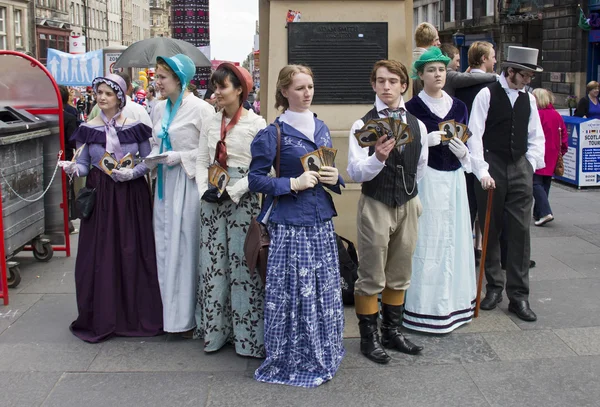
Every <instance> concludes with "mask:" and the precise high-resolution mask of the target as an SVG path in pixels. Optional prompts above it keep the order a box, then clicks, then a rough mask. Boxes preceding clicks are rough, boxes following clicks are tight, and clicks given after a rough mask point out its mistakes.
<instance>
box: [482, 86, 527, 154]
mask: <svg viewBox="0 0 600 407" xmlns="http://www.w3.org/2000/svg"><path fill="white" fill-rule="evenodd" d="M489 89H490V108H489V110H488V116H487V120H486V121H485V132H484V133H483V148H484V149H485V150H488V151H491V152H493V153H495V154H496V155H498V156H500V157H502V158H503V159H504V160H506V161H509V162H510V161H512V162H514V161H517V160H518V159H519V158H521V157H522V156H523V155H525V153H526V152H527V135H528V126H529V115H530V114H531V105H530V104H529V95H528V94H527V93H525V92H519V97H518V98H517V100H516V102H515V105H514V106H511V105H510V99H509V98H508V95H507V94H506V91H505V90H504V89H503V88H502V85H500V82H496V83H494V84H492V85H490V87H489Z"/></svg>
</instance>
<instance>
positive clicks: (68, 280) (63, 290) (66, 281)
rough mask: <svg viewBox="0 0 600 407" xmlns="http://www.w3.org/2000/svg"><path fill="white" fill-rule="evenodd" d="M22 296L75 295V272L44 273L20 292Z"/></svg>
mask: <svg viewBox="0 0 600 407" xmlns="http://www.w3.org/2000/svg"><path fill="white" fill-rule="evenodd" d="M20 293H23V294H75V272H73V271H63V272H44V273H41V274H40V275H39V277H38V278H36V279H35V280H32V281H31V282H30V283H29V284H27V286H25V287H23V289H22V290H21V291H20Z"/></svg>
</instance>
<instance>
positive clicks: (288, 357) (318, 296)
mask: <svg viewBox="0 0 600 407" xmlns="http://www.w3.org/2000/svg"><path fill="white" fill-rule="evenodd" d="M268 229H269V234H270V235H271V246H270V249H269V259H268V266H267V285H266V300H265V301H266V302H265V348H266V351H267V358H266V360H265V361H264V362H263V364H262V365H261V366H260V367H259V368H258V369H257V370H256V372H255V374H254V377H255V378H256V379H257V380H259V381H261V382H267V383H280V384H288V385H292V386H300V387H317V386H319V385H320V384H322V383H324V382H326V381H328V380H331V379H332V378H333V376H334V375H335V373H336V372H337V370H338V368H339V366H340V363H341V362H342V358H343V357H344V353H345V350H344V343H343V335H344V310H343V305H342V296H341V289H340V271H339V260H338V250H337V243H336V240H335V235H334V231H333V222H331V221H328V222H325V223H322V224H319V225H317V226H311V227H305V226H291V225H280V224H269V228H268Z"/></svg>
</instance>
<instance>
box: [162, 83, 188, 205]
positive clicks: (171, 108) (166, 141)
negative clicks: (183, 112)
mask: <svg viewBox="0 0 600 407" xmlns="http://www.w3.org/2000/svg"><path fill="white" fill-rule="evenodd" d="M185 89H186V85H183V86H182V87H181V93H180V94H179V97H178V98H177V101H176V102H175V105H173V104H172V103H171V99H167V107H166V109H165V113H164V115H163V118H162V123H161V131H160V133H159V134H158V138H159V139H161V140H162V141H161V143H160V153H161V154H162V153H163V152H165V151H171V150H173V148H172V146H171V138H170V137H169V127H171V123H172V122H173V119H174V118H175V116H176V115H177V110H179V107H180V106H181V101H182V100H183V94H184V93H185ZM163 165H165V164H158V199H160V200H162V199H163V193H164V179H163Z"/></svg>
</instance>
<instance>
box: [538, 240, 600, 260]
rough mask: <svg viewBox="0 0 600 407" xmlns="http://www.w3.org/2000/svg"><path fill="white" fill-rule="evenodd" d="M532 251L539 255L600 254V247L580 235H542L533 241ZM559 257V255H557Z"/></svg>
mask: <svg viewBox="0 0 600 407" xmlns="http://www.w3.org/2000/svg"><path fill="white" fill-rule="evenodd" d="M531 252H532V253H537V255H551V256H554V255H558V254H588V253H598V254H600V247H598V246H596V245H594V244H591V243H590V242H587V241H585V240H584V239H582V238H580V237H579V236H566V237H565V236H561V237H543V238H542V237H541V238H536V239H533V240H532V241H531ZM557 258H558V257H557Z"/></svg>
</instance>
